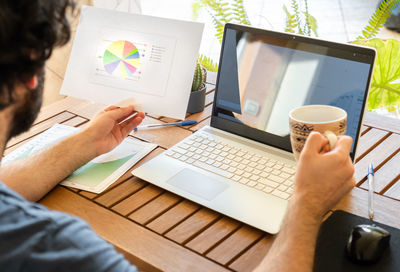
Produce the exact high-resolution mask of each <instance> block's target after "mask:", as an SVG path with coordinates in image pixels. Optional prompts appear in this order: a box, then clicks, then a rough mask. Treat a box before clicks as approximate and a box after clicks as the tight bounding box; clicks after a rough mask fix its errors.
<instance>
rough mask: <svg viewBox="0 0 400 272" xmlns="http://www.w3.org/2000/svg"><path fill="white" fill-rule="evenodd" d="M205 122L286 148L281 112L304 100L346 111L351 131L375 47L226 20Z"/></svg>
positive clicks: (355, 133)
mask: <svg viewBox="0 0 400 272" xmlns="http://www.w3.org/2000/svg"><path fill="white" fill-rule="evenodd" d="M222 48H224V50H223V51H222V52H221V57H220V62H219V72H218V77H217V84H216V91H215V100H214V106H213V113H212V117H211V126H212V127H216V128H219V129H222V130H224V131H228V132H230V133H234V134H236V135H239V136H244V137H246V138H250V139H252V140H255V141H258V142H261V143H264V144H268V145H270V146H274V147H277V148H279V149H283V150H286V151H289V152H291V145H290V137H289V121H288V114H289V111H290V110H291V109H293V108H295V107H299V106H302V105H311V104H322V105H332V106H337V107H340V108H342V109H344V110H346V112H347V114H348V119H347V133H346V134H347V135H349V136H351V137H352V138H353V140H354V141H353V146H352V149H351V154H350V156H351V158H352V159H353V160H354V156H355V151H356V150H355V147H356V146H357V141H358V138H359V131H360V127H361V124H362V119H363V114H364V107H365V103H366V100H367V95H368V90H369V82H370V79H371V76H372V71H373V65H374V59H375V54H376V52H375V50H374V49H372V48H366V47H360V46H353V45H349V44H341V43H334V42H330V41H324V40H319V39H312V38H310V37H303V36H298V35H293V34H288V33H281V32H275V31H268V30H265V29H257V28H253V27H251V28H250V27H247V26H243V25H236V24H226V26H225V32H224V39H223V44H222Z"/></svg>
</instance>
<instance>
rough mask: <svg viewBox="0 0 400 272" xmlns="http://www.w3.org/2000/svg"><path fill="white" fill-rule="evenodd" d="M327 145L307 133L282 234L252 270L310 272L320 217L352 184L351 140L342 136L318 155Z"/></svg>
mask: <svg viewBox="0 0 400 272" xmlns="http://www.w3.org/2000/svg"><path fill="white" fill-rule="evenodd" d="M327 143H328V141H327V140H326V139H325V138H324V137H323V136H322V135H321V134H319V133H311V134H310V136H309V138H308V140H307V142H306V145H305V147H304V150H303V151H302V153H301V156H300V160H299V164H298V167H297V173H296V178H295V193H294V195H293V197H292V199H291V200H290V203H289V207H288V211H287V214H286V216H285V219H284V221H283V224H282V227H281V231H280V232H279V234H278V235H277V237H276V239H275V241H274V243H273V245H272V247H271V249H270V250H269V252H268V254H267V256H266V257H265V258H264V259H263V260H262V262H261V263H260V265H259V266H258V267H257V268H256V270H255V271H257V272H259V271H269V272H275V271H312V269H313V264H314V251H315V245H316V240H317V235H318V231H319V228H320V226H321V223H322V220H323V217H324V216H325V214H326V213H327V212H328V211H329V210H330V209H331V208H333V207H334V206H335V205H336V204H337V203H338V202H339V200H340V199H341V198H342V197H343V196H344V195H345V194H346V193H348V192H349V191H350V190H351V188H353V187H354V184H355V181H354V178H353V173H354V167H353V164H352V162H351V159H350V157H349V153H350V148H351V144H352V139H351V138H350V137H348V136H344V137H341V138H340V139H339V140H338V143H337V145H336V147H335V148H334V149H333V150H332V151H330V152H328V153H324V152H321V150H323V149H324V147H325V146H326V144H327Z"/></svg>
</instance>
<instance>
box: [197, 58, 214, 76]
mask: <svg viewBox="0 0 400 272" xmlns="http://www.w3.org/2000/svg"><path fill="white" fill-rule="evenodd" d="M198 62H199V63H200V64H201V66H203V67H204V68H206V69H207V71H210V72H217V71H218V64H216V63H214V62H213V60H212V59H210V58H208V57H206V56H204V55H202V54H201V55H200V56H199V58H198Z"/></svg>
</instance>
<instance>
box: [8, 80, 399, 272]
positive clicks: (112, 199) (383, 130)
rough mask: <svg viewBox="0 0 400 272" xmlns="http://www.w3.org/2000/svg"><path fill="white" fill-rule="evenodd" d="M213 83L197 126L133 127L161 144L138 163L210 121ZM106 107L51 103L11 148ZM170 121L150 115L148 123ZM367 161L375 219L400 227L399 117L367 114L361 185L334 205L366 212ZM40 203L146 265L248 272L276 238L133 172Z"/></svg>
mask: <svg viewBox="0 0 400 272" xmlns="http://www.w3.org/2000/svg"><path fill="white" fill-rule="evenodd" d="M208 87H209V88H208V93H207V98H206V104H207V106H206V108H205V110H204V111H203V112H201V113H197V114H193V115H190V116H188V118H189V119H192V120H198V121H199V124H197V125H195V126H193V127H189V128H181V127H170V128H163V129H159V130H151V131H139V132H136V133H132V137H135V138H137V139H140V140H143V141H148V142H153V143H157V144H158V147H157V148H156V149H155V150H154V151H153V152H151V153H150V154H149V155H148V156H146V157H145V158H144V159H143V160H142V161H140V162H139V163H138V164H137V165H136V166H135V167H138V166H139V165H141V164H143V163H145V162H146V161H149V160H150V159H152V158H154V157H155V156H157V155H158V154H160V153H161V152H163V151H164V150H166V149H168V148H170V147H171V146H173V145H174V144H175V143H177V142H178V141H180V140H182V139H183V138H185V137H187V136H189V135H190V134H191V133H193V132H194V131H196V130H197V129H199V128H201V127H203V126H205V125H207V124H209V121H210V114H211V107H212V106H211V104H212V100H213V95H214V92H213V85H212V84H209V85H208ZM102 108H103V106H102V105H98V104H93V103H89V102H86V101H83V100H79V99H74V98H70V97H68V98H65V99H62V100H61V101H59V102H56V103H54V104H51V105H49V106H47V107H45V108H43V110H42V111H41V113H40V115H39V117H38V119H37V120H36V122H35V124H34V126H33V127H32V129H31V130H30V131H29V132H27V133H24V134H22V135H20V136H18V137H16V138H13V139H11V141H10V142H9V143H8V147H7V150H6V153H9V152H11V151H12V150H14V149H15V148H17V147H18V146H20V145H21V144H23V143H25V142H26V141H27V140H29V139H30V138H31V137H33V136H34V135H37V134H38V133H40V132H42V131H44V130H46V129H48V128H49V127H51V126H52V125H53V124H55V123H62V124H66V125H72V126H77V127H82V126H85V125H86V124H87V122H88V120H90V119H91V118H92V117H93V116H94V115H95V113H96V112H98V111H100V110H101V109H102ZM169 121H171V120H169V119H168V118H163V117H156V116H153V117H151V116H148V117H147V118H146V119H145V120H144V123H145V124H146V123H162V122H169ZM370 162H372V163H373V164H374V166H375V167H376V175H375V180H376V203H375V205H376V220H377V221H379V222H382V223H386V224H388V225H392V226H395V227H400V220H398V219H399V218H400V216H399V215H400V212H399V211H400V181H399V179H400V120H396V119H391V118H385V117H381V116H377V115H374V114H370V113H368V114H367V116H366V119H365V122H364V126H363V127H362V136H361V139H360V143H359V153H358V156H357V160H356V172H355V177H356V180H357V188H355V189H354V190H353V191H352V192H351V193H350V194H349V195H348V196H346V197H345V198H344V199H343V200H342V201H341V202H340V204H339V205H338V206H337V207H336V208H337V209H343V210H347V211H350V212H352V213H355V214H358V215H361V216H364V217H366V216H367V191H366V173H367V166H368V164H369V163H370ZM40 203H42V204H43V205H45V206H47V207H49V208H50V209H55V210H59V211H64V212H67V213H69V214H73V215H76V216H79V217H81V218H83V219H84V220H86V221H88V222H89V223H90V225H91V226H92V227H93V229H94V230H95V231H97V233H98V234H99V235H100V236H101V237H103V238H104V239H106V240H107V241H109V242H110V243H112V244H114V245H115V247H116V248H117V250H119V251H120V252H122V253H123V254H124V255H125V256H126V257H127V258H128V259H129V260H130V261H131V262H132V263H134V264H136V265H137V266H138V267H139V268H140V269H142V270H146V271H148V270H163V271H249V270H250V269H251V268H253V267H255V266H256V265H257V264H258V263H259V261H260V260H261V259H262V258H263V256H265V254H266V253H267V251H268V249H269V247H270V245H271V243H272V240H273V236H271V235H269V234H267V233H265V232H262V231H260V230H257V229H255V228H253V227H250V226H247V225H246V224H243V223H241V222H238V221H236V220H233V219H230V218H228V217H226V216H224V215H221V214H219V213H217V212H214V211H212V210H210V209H207V208H204V207H202V206H200V205H198V204H196V203H193V202H191V201H189V200H186V199H184V198H182V197H180V196H177V195H174V194H172V193H169V192H167V191H165V190H163V189H160V188H158V187H156V186H153V185H151V184H149V183H147V182H144V181H143V180H140V179H138V178H136V177H133V176H131V174H130V171H128V172H127V173H126V174H125V175H123V176H122V177H121V178H120V179H119V180H118V181H117V182H115V183H114V184H113V185H112V186H110V188H108V189H107V190H106V191H105V192H103V193H102V194H100V195H96V194H92V193H88V192H85V191H80V190H76V189H72V188H67V187H62V186H57V187H56V188H55V189H54V190H53V191H51V192H50V193H49V194H48V195H47V196H46V197H45V198H43V199H42V200H41V201H40Z"/></svg>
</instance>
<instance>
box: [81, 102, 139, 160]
mask: <svg viewBox="0 0 400 272" xmlns="http://www.w3.org/2000/svg"><path fill="white" fill-rule="evenodd" d="M135 112H136V111H135V109H134V107H133V106H128V107H123V108H120V107H116V106H110V107H108V108H106V109H104V111H102V112H100V113H98V114H97V115H96V116H95V117H94V118H93V119H92V120H91V121H90V123H89V124H88V125H87V127H86V128H85V129H83V130H82V131H81V132H80V133H81V135H83V137H86V139H87V140H88V142H89V143H93V144H94V156H95V157H96V156H99V155H101V154H104V153H107V152H109V151H111V150H112V149H114V148H115V147H116V146H117V145H119V144H120V143H121V142H122V141H123V140H124V139H125V137H126V136H128V134H129V133H130V132H131V131H132V130H133V129H134V128H135V127H137V126H138V125H139V124H140V123H141V122H142V120H143V119H144V117H145V115H144V113H143V112H138V113H137V114H136V115H135V116H134V117H131V118H129V119H127V120H125V119H126V118H127V117H129V116H130V115H132V114H133V113H135ZM124 120H125V121H124ZM122 121H123V122H122ZM121 122H122V123H121Z"/></svg>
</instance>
